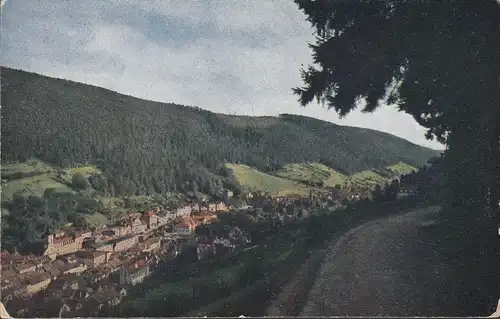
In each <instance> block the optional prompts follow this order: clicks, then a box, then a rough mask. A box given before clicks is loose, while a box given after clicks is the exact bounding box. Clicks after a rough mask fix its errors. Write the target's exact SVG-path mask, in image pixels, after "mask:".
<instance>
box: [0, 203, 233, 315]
mask: <svg viewBox="0 0 500 319" xmlns="http://www.w3.org/2000/svg"><path fill="white" fill-rule="evenodd" d="M227 210H228V208H227V207H226V206H225V205H224V204H223V203H220V204H206V205H199V204H191V205H187V206H184V207H181V208H179V209H177V210H175V211H167V212H161V211H160V210H159V209H155V210H150V211H147V212H145V213H143V214H140V213H130V214H128V215H127V216H126V217H125V218H123V219H122V220H120V221H119V222H117V223H116V224H114V225H108V226H106V227H102V228H100V229H95V230H93V231H89V230H84V229H75V228H69V229H59V230H57V231H55V232H54V233H52V234H49V235H47V237H46V240H45V245H44V247H43V250H42V251H40V253H39V254H32V255H20V254H18V253H14V254H10V253H7V252H2V255H1V268H0V271H1V274H2V276H1V299H2V302H3V303H4V305H6V308H7V309H9V308H10V309H14V313H12V312H10V313H11V315H13V316H23V315H24V314H25V313H26V311H27V309H28V308H29V309H32V308H33V300H39V301H40V302H41V304H42V305H48V304H50V303H51V302H52V303H54V302H55V301H54V300H58V302H55V304H56V305H57V304H60V308H59V310H60V311H63V312H65V313H71V312H75V313H81V311H83V310H89V309H92V311H94V312H90V313H85V314H86V315H88V316H94V315H96V314H97V313H99V312H100V311H101V310H102V308H103V307H107V306H110V307H111V306H114V305H116V304H117V303H119V302H120V300H121V298H123V297H124V296H125V295H126V290H124V289H125V287H126V286H127V285H136V284H138V283H140V282H142V281H143V280H144V278H146V277H148V276H149V275H150V274H151V272H152V271H153V269H154V268H155V267H156V266H157V265H158V263H159V261H160V260H162V259H165V258H167V256H169V254H170V253H172V251H175V252H176V253H177V251H178V245H179V243H180V242H181V241H182V240H183V236H184V237H185V234H192V233H193V232H194V229H195V228H196V226H198V225H200V224H205V223H209V222H210V221H212V220H214V219H215V218H216V217H215V213H216V212H221V211H222V212H223V211H227ZM176 220H181V222H179V223H177V224H176V225H175V226H174V228H173V229H174V233H173V234H172V233H170V234H169V235H168V236H166V234H163V235H162V234H161V231H162V228H163V227H162V226H165V225H168V224H171V223H172V222H175V221H176ZM176 233H178V234H176ZM110 278H113V280H111V279H110ZM106 282H108V283H107V284H106ZM58 285H62V286H63V287H65V289H66V290H67V291H66V292H64V291H65V290H64V289H63V290H62V291H63V293H62V295H61V293H60V292H61V289H59V288H56V287H58ZM30 300H31V302H30ZM78 300H82V301H81V302H80V301H78ZM77 301H78V302H77ZM87 303H88V304H87ZM42 308H46V307H45V306H44V307H42ZM53 308H54V309H55V308H58V306H54V307H53ZM82 309H83V310H82ZM9 311H10V310H9ZM89 311H90V310H89ZM51 315H53V316H59V315H57V314H53V313H52V314H51Z"/></svg>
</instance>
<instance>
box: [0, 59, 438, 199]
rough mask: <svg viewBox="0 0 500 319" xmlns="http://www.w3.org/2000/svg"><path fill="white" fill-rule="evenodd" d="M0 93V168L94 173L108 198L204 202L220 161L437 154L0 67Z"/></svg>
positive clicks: (358, 134) (413, 158)
mask: <svg viewBox="0 0 500 319" xmlns="http://www.w3.org/2000/svg"><path fill="white" fill-rule="evenodd" d="M1 88H2V92H1V98H2V102H1V103H2V122H1V125H2V128H1V131H2V155H1V156H2V162H3V163H8V162H13V161H24V160H27V159H29V158H37V159H40V160H42V161H44V162H47V163H52V164H55V165H57V166H62V167H72V166H76V165H79V164H95V165H96V166H97V167H98V168H99V169H100V170H102V171H103V172H104V175H105V176H106V177H107V179H108V182H107V185H108V186H107V187H108V191H109V193H110V194H111V195H112V196H114V195H124V194H131V193H136V194H144V193H156V192H164V191H167V190H171V191H174V190H183V189H188V188H190V187H193V182H194V183H195V184H196V187H198V188H199V189H201V190H205V191H206V192H208V193H210V192H211V190H213V189H215V188H220V187H222V181H221V178H220V177H219V176H218V175H217V174H218V172H219V168H220V167H221V165H222V164H224V163H226V162H231V163H244V164H247V165H250V166H253V167H256V168H257V169H259V170H262V171H274V170H276V169H279V168H280V167H282V166H283V165H284V164H287V163H301V162H306V161H312V162H320V163H323V164H325V165H327V166H329V167H331V168H333V169H335V170H337V171H340V172H343V173H349V174H350V173H354V172H357V171H362V170H365V169H371V168H378V167H382V166H385V165H390V164H393V163H397V162H404V163H408V164H410V165H414V166H417V165H421V164H423V163H425V161H426V160H428V159H429V158H430V157H432V156H435V155H436V154H438V152H436V151H434V150H431V149H428V148H424V147H420V146H417V145H415V144H412V143H410V142H408V141H406V140H404V139H401V138H398V137H396V136H392V135H390V134H386V133H382V132H378V131H374V130H369V129H360V128H354V127H346V126H339V125H335V124H332V123H329V122H324V121H320V120H316V119H312V118H307V117H303V116H296V115H282V116H280V117H248V116H230V115H223V114H217V113H212V112H209V111H206V110H202V109H200V108H195V107H186V106H181V105H175V104H168V103H158V102H151V101H146V100H142V99H138V98H134V97H131V96H127V95H123V94H118V93H116V92H112V91H109V90H106V89H103V88H99V87H95V86H91V85H85V84H81V83H76V82H72V81H67V80H62V79H55V78H49V77H45V76H41V75H38V74H34V73H28V72H24V71H19V70H13V69H9V68H4V67H2V69H1ZM165 89H167V88H165Z"/></svg>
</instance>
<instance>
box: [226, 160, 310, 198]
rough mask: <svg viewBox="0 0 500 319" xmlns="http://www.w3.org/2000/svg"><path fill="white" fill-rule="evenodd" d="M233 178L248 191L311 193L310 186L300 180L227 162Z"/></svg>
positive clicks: (279, 193) (277, 193) (280, 193)
mask: <svg viewBox="0 0 500 319" xmlns="http://www.w3.org/2000/svg"><path fill="white" fill-rule="evenodd" d="M225 167H226V168H227V169H229V170H230V172H231V174H232V176H233V178H234V179H235V180H236V181H237V182H238V183H239V184H240V185H241V187H242V188H243V189H245V190H246V191H265V192H269V193H271V194H275V195H289V194H299V195H307V194H309V187H307V186H305V185H302V184H300V183H298V182H295V181H292V180H289V179H285V178H281V177H277V176H272V175H269V174H266V173H263V172H260V171H258V170H256V169H254V168H251V167H249V166H246V165H241V164H229V163H227V164H225Z"/></svg>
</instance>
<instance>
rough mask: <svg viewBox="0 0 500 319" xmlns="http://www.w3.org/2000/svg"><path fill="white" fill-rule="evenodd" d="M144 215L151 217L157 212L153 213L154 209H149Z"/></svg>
mask: <svg viewBox="0 0 500 319" xmlns="http://www.w3.org/2000/svg"><path fill="white" fill-rule="evenodd" d="M144 215H146V216H149V217H151V216H154V215H155V213H153V211H152V210H148V211H147V212H145V213H144Z"/></svg>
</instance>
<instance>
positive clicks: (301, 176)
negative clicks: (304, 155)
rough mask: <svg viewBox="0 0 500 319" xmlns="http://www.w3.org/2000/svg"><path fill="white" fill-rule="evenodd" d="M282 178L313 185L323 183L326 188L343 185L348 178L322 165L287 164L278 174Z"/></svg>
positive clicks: (311, 163)
mask: <svg viewBox="0 0 500 319" xmlns="http://www.w3.org/2000/svg"><path fill="white" fill-rule="evenodd" d="M276 175H277V176H279V177H282V178H286V179H290V180H294V181H298V182H306V183H312V184H319V183H322V184H323V185H324V186H325V187H335V185H337V184H338V185H343V184H344V182H345V180H346V176H345V175H343V174H341V173H339V172H337V171H335V170H334V169H332V168H330V167H328V166H326V165H323V164H320V163H314V162H310V163H302V164H287V165H285V166H284V167H283V168H282V169H280V170H279V171H277V172H276Z"/></svg>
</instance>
